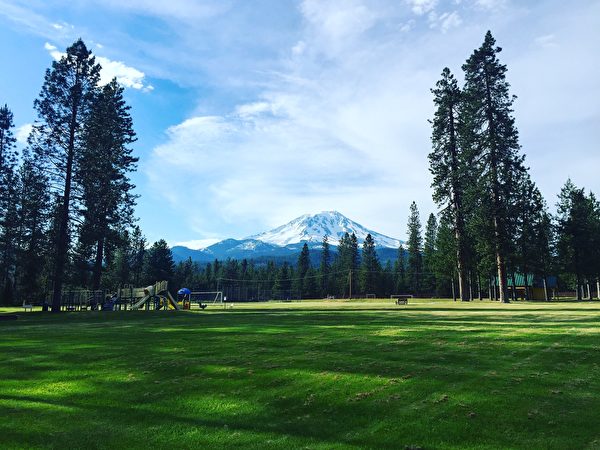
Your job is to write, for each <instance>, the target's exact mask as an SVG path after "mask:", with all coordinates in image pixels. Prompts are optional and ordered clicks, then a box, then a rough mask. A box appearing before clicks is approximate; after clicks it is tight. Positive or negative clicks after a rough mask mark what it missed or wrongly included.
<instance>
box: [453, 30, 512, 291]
mask: <svg viewBox="0 0 600 450" xmlns="http://www.w3.org/2000/svg"><path fill="white" fill-rule="evenodd" d="M495 45H496V41H495V39H494V38H493V37H492V34H491V33H490V32H489V31H488V32H487V34H486V36H485V40H484V42H483V45H482V46H481V47H480V48H479V49H477V50H475V51H474V52H473V54H472V55H471V56H470V57H469V59H467V61H466V63H465V64H464V65H463V71H464V73H465V87H464V91H463V94H464V100H465V101H464V102H463V105H464V108H463V120H464V123H465V127H464V129H465V133H464V135H465V138H464V139H465V145H466V146H468V148H469V152H470V153H471V155H470V161H472V162H473V169H474V170H475V171H476V176H475V178H474V179H475V180H476V183H475V184H474V186H473V187H474V188H475V190H476V194H475V195H473V197H474V198H475V197H476V198H478V199H479V201H480V204H478V205H477V211H478V212H479V213H480V214H481V215H482V220H481V222H480V224H481V225H482V226H481V227H480V228H479V233H478V237H479V238H480V239H483V240H486V241H490V242H491V247H492V250H493V254H494V259H495V265H496V271H497V274H498V281H499V287H500V299H501V301H503V302H508V297H507V288H506V259H507V256H508V254H509V253H510V247H511V242H512V241H511V239H512V237H513V235H512V232H511V231H512V230H511V222H510V217H511V215H512V213H513V212H514V211H513V210H512V209H511V207H512V205H514V204H515V201H514V200H515V195H516V192H515V189H514V186H515V181H516V180H517V178H518V174H519V172H521V171H522V161H523V158H522V157H521V156H519V154H518V151H519V149H520V146H519V140H518V132H517V129H516V127H515V123H514V122H515V121H514V118H513V116H512V104H513V101H514V97H512V96H510V95H509V87H510V86H509V84H508V82H507V81H506V66H505V65H503V64H501V63H500V61H499V59H498V53H500V51H501V50H502V49H501V48H500V47H496V46H495Z"/></svg>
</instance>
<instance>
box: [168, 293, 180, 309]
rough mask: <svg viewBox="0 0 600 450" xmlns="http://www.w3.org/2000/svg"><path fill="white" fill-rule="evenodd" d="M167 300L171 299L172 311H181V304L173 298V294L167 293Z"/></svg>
mask: <svg viewBox="0 0 600 450" xmlns="http://www.w3.org/2000/svg"><path fill="white" fill-rule="evenodd" d="M167 298H168V299H169V307H170V308H171V309H179V304H178V303H177V302H176V301H175V300H174V299H173V297H171V293H170V292H169V291H167Z"/></svg>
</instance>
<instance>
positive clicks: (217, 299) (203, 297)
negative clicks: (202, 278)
mask: <svg viewBox="0 0 600 450" xmlns="http://www.w3.org/2000/svg"><path fill="white" fill-rule="evenodd" d="M190 302H191V303H197V304H198V306H200V304H205V305H206V304H209V303H212V304H216V303H223V291H193V292H192V293H191V294H190Z"/></svg>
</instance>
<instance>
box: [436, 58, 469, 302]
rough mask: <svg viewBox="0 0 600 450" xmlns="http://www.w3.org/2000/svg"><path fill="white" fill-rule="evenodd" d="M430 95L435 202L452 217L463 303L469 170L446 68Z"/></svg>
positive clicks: (458, 96)
mask: <svg viewBox="0 0 600 450" xmlns="http://www.w3.org/2000/svg"><path fill="white" fill-rule="evenodd" d="M431 92H432V93H433V95H434V99H433V102H434V104H435V106H436V111H435V115H434V118H433V120H432V121H431V124H432V133H431V143H432V147H433V150H432V152H431V153H430V154H429V163H430V166H429V167H430V171H431V173H432V175H433V184H432V187H433V199H434V201H435V202H436V203H438V204H439V205H441V206H444V207H445V208H447V209H448V214H450V217H451V218H452V225H453V228H454V235H455V239H456V266H457V273H458V288H459V295H460V297H461V298H462V299H463V300H468V299H469V292H468V288H467V272H468V268H467V243H466V240H467V236H466V227H465V215H466V205H465V200H466V198H465V187H466V185H467V180H468V174H469V167H468V166H467V162H466V159H465V155H464V151H463V149H462V148H461V146H460V142H461V141H462V139H461V136H460V130H461V127H462V125H461V122H460V117H461V109H462V100H463V96H462V93H461V91H460V88H459V87H458V84H457V82H456V79H455V78H454V75H452V73H451V72H450V69H448V68H447V67H446V68H444V70H443V71H442V78H441V79H440V80H439V81H438V82H437V83H436V87H435V89H432V90H431Z"/></svg>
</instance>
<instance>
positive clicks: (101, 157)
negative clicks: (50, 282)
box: [75, 79, 137, 290]
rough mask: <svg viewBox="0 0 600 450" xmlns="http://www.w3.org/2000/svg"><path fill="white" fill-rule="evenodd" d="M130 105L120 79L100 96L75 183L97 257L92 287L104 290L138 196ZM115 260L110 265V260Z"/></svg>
mask: <svg viewBox="0 0 600 450" xmlns="http://www.w3.org/2000/svg"><path fill="white" fill-rule="evenodd" d="M129 110H130V107H129V106H127V105H126V103H125V100H124V99H123V88H122V87H120V86H119V84H118V83H117V81H116V79H113V80H112V81H111V82H110V83H109V84H107V85H106V86H104V87H103V88H102V90H101V92H100V93H99V94H98V96H97V97H96V99H95V101H94V103H93V106H92V108H91V112H90V115H89V118H88V120H87V121H86V123H85V127H84V132H83V141H84V147H83V149H82V151H81V152H80V153H79V154H78V155H77V156H78V158H79V159H78V167H79V170H78V171H77V173H76V177H75V180H76V181H77V183H78V185H79V186H81V191H82V208H81V211H80V214H81V215H82V217H83V224H82V225H81V228H80V236H79V243H80V246H81V247H82V251H83V253H84V254H85V255H86V256H87V255H91V256H92V258H91V259H92V261H93V265H92V277H91V287H92V289H94V290H96V289H99V287H100V282H101V276H102V268H103V264H104V262H105V260H107V256H108V253H109V251H110V249H112V248H115V247H117V246H119V245H120V238H121V237H122V230H124V229H126V228H127V227H128V226H130V225H133V221H134V215H133V207H134V205H135V197H134V195H133V194H132V193H131V191H132V189H133V187H134V186H133V185H132V184H131V182H130V180H129V177H128V173H129V172H131V171H133V170H135V164H136V162H137V158H134V157H132V156H131V153H132V151H131V149H130V148H129V147H128V145H129V144H131V143H133V142H134V141H135V133H134V131H133V124H132V120H131V116H130V114H129ZM106 262H109V261H106Z"/></svg>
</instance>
